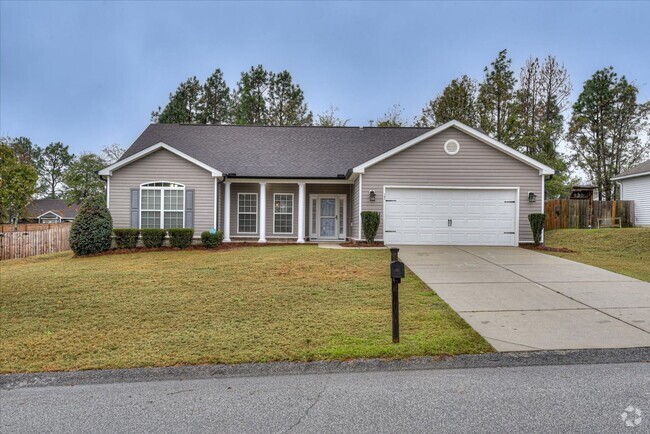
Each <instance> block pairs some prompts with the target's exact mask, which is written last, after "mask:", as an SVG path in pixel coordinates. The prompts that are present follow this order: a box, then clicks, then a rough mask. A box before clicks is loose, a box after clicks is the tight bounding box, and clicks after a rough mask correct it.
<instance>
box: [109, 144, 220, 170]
mask: <svg viewBox="0 0 650 434" xmlns="http://www.w3.org/2000/svg"><path fill="white" fill-rule="evenodd" d="M159 149H165V150H167V151H169V152H171V153H173V154H175V155H177V156H179V157H181V158H183V159H185V160H187V161H189V162H191V163H194V164H196V165H197V166H199V167H201V168H203V169H205V170H207V171H208V172H210V173H211V174H212V176H217V177H218V176H223V174H222V173H221V172H220V171H218V170H217V169H214V168H212V167H210V166H208V165H207V164H205V163H203V162H201V161H199V160H197V159H196V158H193V157H191V156H189V155H187V154H185V153H184V152H181V151H179V150H178V149H176V148H174V147H172V146H169V145H167V144H166V143H163V142H158V143H156V144H154V145H151V146H149V147H147V148H145V149H143V150H141V151H139V152H136V153H134V154H131V155H129V156H128V157H126V158H123V159H120V160H119V161H117V162H116V163H114V164H111V165H110V166H108V167H106V168H104V169H102V170H100V171H99V172H98V173H99V174H100V175H103V176H110V175H112V174H113V171H114V170H117V169H119V168H120V167H123V166H126V165H127V164H130V163H132V162H134V161H136V160H139V159H140V158H143V157H146V156H147V155H149V154H152V153H154V152H156V151H157V150H159Z"/></svg>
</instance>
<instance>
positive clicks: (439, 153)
mask: <svg viewBox="0 0 650 434" xmlns="http://www.w3.org/2000/svg"><path fill="white" fill-rule="evenodd" d="M449 139H455V140H457V141H458V142H459V143H460V151H459V152H458V154H456V155H447V153H445V151H444V149H443V147H444V144H445V142H446V141H447V140H449ZM386 185H412V186H438V187H519V188H520V192H519V193H520V194H519V241H520V242H529V241H532V233H531V230H530V225H529V223H528V214H531V213H539V212H543V208H544V203H543V194H542V176H541V175H540V174H539V171H538V170H537V169H535V168H533V167H530V166H528V165H527V164H525V163H522V162H521V161H519V160H516V159H514V158H512V157H511V156H509V155H507V154H505V153H503V152H501V151H499V150H497V149H494V148H493V147H491V146H489V145H487V144H485V143H483V142H481V141H479V140H476V139H474V138H473V137H471V136H469V135H467V134H465V133H463V132H461V131H460V130H458V129H456V128H450V129H448V130H446V131H443V132H441V133H440V134H437V135H435V136H433V137H431V138H430V139H427V140H425V141H423V142H421V143H418V144H417V145H414V146H412V147H411V148H408V149H406V150H404V151H402V152H400V153H398V154H395V155H393V156H392V157H390V158H388V159H386V160H384V161H381V162H379V163H377V164H375V165H374V166H371V167H369V168H367V169H366V170H365V173H364V174H363V182H362V191H361V198H362V205H363V210H369V211H378V212H379V213H380V214H382V215H381V223H380V227H379V231H378V237H377V238H378V239H379V238H380V237H381V238H383V231H384V229H383V211H384V210H383V206H384V197H383V192H384V186H386ZM370 190H375V193H376V194H377V198H376V201H375V202H370V200H369V198H368V193H369V191H370ZM529 191H532V192H534V193H535V194H536V195H537V201H536V202H533V203H529V202H528V192H529Z"/></svg>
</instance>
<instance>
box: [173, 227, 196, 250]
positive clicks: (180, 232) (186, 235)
mask: <svg viewBox="0 0 650 434" xmlns="http://www.w3.org/2000/svg"><path fill="white" fill-rule="evenodd" d="M167 232H169V245H170V246H172V247H178V248H179V249H186V248H188V247H189V246H191V245H192V237H193V236H194V229H187V228H186V229H180V228H178V229H169V230H168V231H167Z"/></svg>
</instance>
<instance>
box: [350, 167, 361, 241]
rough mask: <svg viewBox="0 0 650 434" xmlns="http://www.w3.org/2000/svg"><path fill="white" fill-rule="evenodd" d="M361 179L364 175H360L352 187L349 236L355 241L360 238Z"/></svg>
mask: <svg viewBox="0 0 650 434" xmlns="http://www.w3.org/2000/svg"><path fill="white" fill-rule="evenodd" d="M361 177H362V175H359V177H358V178H357V179H356V180H355V181H354V185H353V186H352V201H351V202H352V205H351V206H350V208H351V209H350V221H351V224H350V232H349V233H348V236H349V237H350V238H353V239H358V238H359V195H360V190H359V187H360V186H361Z"/></svg>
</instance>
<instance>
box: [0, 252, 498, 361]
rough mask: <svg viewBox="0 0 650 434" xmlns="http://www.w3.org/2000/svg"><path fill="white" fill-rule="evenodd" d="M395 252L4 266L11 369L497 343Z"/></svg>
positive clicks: (0, 307) (38, 261)
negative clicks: (394, 313) (397, 274)
mask: <svg viewBox="0 0 650 434" xmlns="http://www.w3.org/2000/svg"><path fill="white" fill-rule="evenodd" d="M388 261H389V252H388V251H387V250H349V251H348V250H329V249H319V248H317V247H315V246H269V247H263V248H258V247H247V248H239V249H233V250H229V251H216V252H210V251H169V252H149V253H134V254H124V255H110V256H97V257H91V258H73V257H71V255H70V254H55V255H46V256H41V257H33V258H28V259H20V260H12V261H3V262H2V263H0V273H1V279H2V285H1V289H0V320H1V322H0V332H1V333H0V353H1V354H2V357H1V360H0V372H4V373H7V372H34V371H53V370H78V369H100V368H129V367H143V366H171V365H181V364H206V363H241V362H270V361H278V360H292V361H309V360H323V359H348V358H365V357H391V358H393V357H394V358H401V357H408V356H425V355H439V354H460V353H482V352H489V351H492V348H491V346H490V345H489V344H488V343H487V342H486V341H485V340H484V339H483V338H481V337H480V335H478V334H477V333H476V332H475V331H474V330H473V329H471V328H470V327H469V326H468V325H467V324H466V323H465V322H464V321H463V320H462V319H461V318H460V317H459V316H458V315H457V314H456V313H455V312H454V311H452V310H451V309H450V308H449V306H447V305H446V304H445V303H444V302H443V301H442V300H441V299H440V298H439V297H438V296H437V295H435V294H434V293H432V292H431V291H430V290H428V289H427V288H426V286H425V285H424V284H423V283H422V282H421V281H420V280H419V279H418V278H417V277H416V276H415V275H414V274H412V273H410V272H409V273H408V275H407V278H406V279H404V280H403V284H402V285H401V286H400V298H401V300H400V301H401V306H400V307H401V309H400V312H401V337H402V339H401V343H400V344H399V345H393V344H392V342H391V314H390V312H391V311H390V280H389V278H388Z"/></svg>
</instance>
